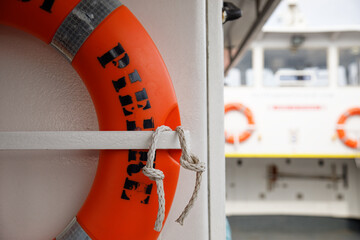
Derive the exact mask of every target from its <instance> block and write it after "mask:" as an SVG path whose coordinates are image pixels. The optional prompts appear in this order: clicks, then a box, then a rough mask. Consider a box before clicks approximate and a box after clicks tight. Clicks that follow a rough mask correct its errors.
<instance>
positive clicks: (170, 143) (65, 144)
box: [0, 131, 190, 150]
mask: <svg viewBox="0 0 360 240" xmlns="http://www.w3.org/2000/svg"><path fill="white" fill-rule="evenodd" d="M152 133H153V132H152V131H58V132H0V150H31V149H34V150H37V149H39V150H50V149H54V150H57V149H62V150H69V149H148V148H149V146H150V141H151V135H152ZM185 134H186V138H187V139H189V136H190V134H189V132H188V131H186V132H185ZM157 148H158V149H180V143H179V140H178V136H177V133H176V132H175V131H171V132H164V133H161V134H160V137H159V140H158V142H157Z"/></svg>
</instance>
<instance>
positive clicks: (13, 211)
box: [0, 0, 208, 240]
mask: <svg viewBox="0 0 360 240" xmlns="http://www.w3.org/2000/svg"><path fill="white" fill-rule="evenodd" d="M122 2H123V3H124V4H125V5H127V6H128V7H129V9H130V10H132V11H133V13H134V14H135V15H136V16H137V17H138V18H139V20H140V21H141V22H142V23H143V25H144V26H145V28H146V29H147V30H148V32H149V34H150V36H152V38H153V40H154V42H155V44H156V45H157V46H158V48H159V50H160V53H161V54H162V56H163V58H164V61H165V63H166V65H167V67H168V70H169V73H170V75H171V77H172V80H173V83H174V87H175V91H176V94H177V97H178V99H179V106H180V111H181V118H182V125H183V126H184V127H185V128H186V129H188V130H189V131H190V132H191V135H192V136H193V139H194V140H193V143H192V149H193V151H194V153H195V154H197V155H198V156H199V157H200V159H201V160H202V161H206V158H207V141H206V140H205V139H206V136H207V114H206V113H207V110H206V106H207V94H206V28H205V20H206V18H205V11H206V10H205V1H204V0H197V1H192V0H186V1H175V0H174V1H161V0H155V1H145V0H139V1H130V0H123V1H122ZM0 53H1V54H0V69H1V71H0V100H1V101H0V112H1V116H2V117H1V118H0V130H7V131H40V130H41V131H64V130H68V131H72V130H77V131H79V130H80V131H84V130H85V131H89V130H90V131H96V130H97V120H96V115H95V111H94V109H93V106H92V103H91V100H90V97H89V95H88V93H87V91H86V89H85V87H84V85H83V83H82V81H81V80H80V79H79V77H78V76H77V75H76V73H75V71H74V70H73V69H72V68H71V66H70V65H69V64H68V63H67V61H66V60H65V59H62V57H61V56H60V55H59V54H58V53H56V51H55V50H54V49H52V48H50V47H48V46H46V45H45V44H43V43H41V42H39V41H38V40H36V39H35V38H33V37H31V36H29V35H27V34H25V33H22V32H19V31H17V30H14V29H10V28H8V27H3V26H0ZM97 155H98V152H97V151H46V152H44V151H20V152H18V151H2V152H1V153H0V196H1V198H0V211H1V215H0V239H14V240H16V239H50V238H52V237H54V236H55V235H56V234H57V233H59V232H60V231H61V230H62V229H63V228H64V227H65V226H66V224H67V223H68V222H69V220H70V219H71V218H72V217H73V216H74V215H75V214H76V212H77V211H78V210H79V208H80V207H81V205H82V203H83V201H84V200H85V198H86V196H87V193H88V191H89V189H90V187H91V182H92V179H93V177H94V174H95V170H96V165H97ZM194 180H195V174H194V173H192V172H189V171H187V170H181V173H180V179H179V186H178V189H177V193H176V195H175V200H174V203H173V208H172V209H171V211H170V215H169V217H168V220H167V222H166V224H165V227H164V229H163V232H162V238H163V239H174V240H177V239H189V240H191V239H208V224H207V223H208V215H207V212H208V207H207V206H208V205H207V203H208V200H207V188H206V186H207V178H206V174H205V176H204V178H203V184H202V188H201V192H200V194H199V199H198V201H197V202H196V204H195V206H194V209H193V210H192V211H191V212H190V214H189V216H188V218H187V219H186V220H185V223H184V226H183V227H181V226H179V225H178V224H177V223H175V222H174V221H175V219H176V218H177V216H178V215H179V214H180V212H181V211H182V209H183V207H184V206H185V205H186V203H187V201H188V200H189V198H190V196H191V192H192V190H193V189H192V188H193V185H194ZM19 226H21V231H19Z"/></svg>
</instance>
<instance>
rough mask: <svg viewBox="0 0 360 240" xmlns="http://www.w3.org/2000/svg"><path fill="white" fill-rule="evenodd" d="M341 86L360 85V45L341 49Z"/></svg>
mask: <svg viewBox="0 0 360 240" xmlns="http://www.w3.org/2000/svg"><path fill="white" fill-rule="evenodd" d="M338 83H339V86H359V85H360V47H352V48H343V49H340V50H339V68H338Z"/></svg>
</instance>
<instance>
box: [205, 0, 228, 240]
mask: <svg viewBox="0 0 360 240" xmlns="http://www.w3.org/2000/svg"><path fill="white" fill-rule="evenodd" d="M221 8H222V1H212V0H207V9H208V15H207V38H208V39H207V41H208V48H207V59H208V65H207V77H208V124H209V126H208V154H209V157H208V159H209V161H208V176H209V227H210V229H209V230H210V239H211V240H217V239H225V233H226V231H225V188H224V186H225V158H224V134H223V132H224V115H223V112H224V110H223V108H224V100H223V91H222V88H223V81H224V80H223V79H224V74H223V64H224V61H223V51H222V49H223V46H222V45H223V39H222V31H219V29H221V28H222V26H221V25H222V23H221V21H222V19H221V16H220V15H219V14H218V13H219V12H221Z"/></svg>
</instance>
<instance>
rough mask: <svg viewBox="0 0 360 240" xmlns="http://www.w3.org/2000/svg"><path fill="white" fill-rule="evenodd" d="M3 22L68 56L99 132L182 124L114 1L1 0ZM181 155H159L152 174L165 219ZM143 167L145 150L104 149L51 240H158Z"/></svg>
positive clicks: (169, 89) (154, 56)
mask: <svg viewBox="0 0 360 240" xmlns="http://www.w3.org/2000/svg"><path fill="white" fill-rule="evenodd" d="M0 23H1V24H5V25H9V26H13V27H16V28H18V29H21V30H24V31H26V32H29V33H31V34H32V35H34V36H36V37H38V38H39V39H41V40H42V41H44V42H46V43H47V44H51V45H52V46H54V47H55V48H57V49H58V50H59V51H60V52H61V53H63V54H64V55H65V56H66V58H67V59H68V60H69V61H70V62H71V64H72V66H73V67H74V69H75V70H76V71H77V72H78V74H79V75H80V77H81V78H82V79H83V81H84V83H85V85H86V87H87V89H88V91H89V92H90V95H91V97H92V100H93V103H94V105H95V108H96V112H97V117H98V121H99V129H100V130H101V131H124V130H127V131H136V130H144V131H150V130H154V129H155V128H157V127H158V126H161V125H167V126H169V127H171V128H172V129H175V128H176V127H177V126H180V125H181V124H180V115H179V109H178V104H177V100H176V96H175V92H174V89H173V86H172V82H171V79H170V77H169V74H168V72H167V69H166V67H165V64H164V62H163V60H162V58H161V56H160V54H159V52H158V50H157V48H156V46H155V45H154V43H153V41H152V40H151V38H150V37H149V35H148V34H147V33H146V31H145V30H144V28H143V27H142V25H141V24H140V23H139V21H138V20H137V19H136V18H135V16H134V15H132V13H131V12H130V11H129V10H128V9H127V8H126V7H125V6H123V5H122V4H121V3H120V2H119V1H117V0H21V1H14V0H1V1H0ZM24 54H25V53H24ZM180 155H181V151H180V150H158V151H157V156H156V168H157V169H160V170H161V171H163V172H164V174H165V176H166V178H165V179H164V189H165V198H166V199H165V200H166V207H165V216H167V215H168V213H169V210H170V206H171V203H172V200H173V198H174V194H175V190H176V186H177V181H178V176H179V169H180V164H179V159H180ZM145 164H146V151H133V150H105V151H101V152H100V159H99V163H98V169H97V173H96V176H95V180H94V183H93V186H92V188H91V191H90V193H89V195H88V197H87V199H86V201H85V203H84V205H83V206H82V208H81V209H80V211H79V212H78V214H77V216H76V218H74V220H73V221H72V222H71V223H70V224H69V226H68V227H67V228H66V229H65V230H64V232H62V233H61V234H60V235H58V236H57V237H56V239H58V240H60V239H61V240H65V239H67V240H70V239H93V240H95V239H97V240H104V239H135V240H136V239H138V240H146V239H157V237H158V235H159V232H156V231H155V230H154V222H155V220H156V217H157V210H158V197H157V194H156V185H155V183H154V182H153V181H150V180H149V178H148V177H146V176H145V175H144V174H143V173H142V172H141V171H140V170H141V168H142V167H143V166H144V165H145Z"/></svg>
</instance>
